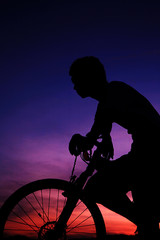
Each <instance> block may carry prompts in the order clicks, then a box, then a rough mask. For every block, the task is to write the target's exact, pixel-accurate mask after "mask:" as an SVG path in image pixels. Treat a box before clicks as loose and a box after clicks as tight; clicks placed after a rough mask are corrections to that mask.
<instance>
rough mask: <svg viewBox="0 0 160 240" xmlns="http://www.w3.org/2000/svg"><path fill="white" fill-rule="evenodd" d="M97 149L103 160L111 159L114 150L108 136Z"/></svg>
mask: <svg viewBox="0 0 160 240" xmlns="http://www.w3.org/2000/svg"><path fill="white" fill-rule="evenodd" d="M98 148H99V150H100V152H101V153H102V154H103V156H104V157H105V158H107V159H110V158H112V159H113V156H114V148H113V143H112V139H111V137H110V136H109V137H107V138H104V139H103V140H102V142H101V143H100V144H99V146H98Z"/></svg>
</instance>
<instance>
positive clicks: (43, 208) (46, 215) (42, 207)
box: [33, 193, 49, 221]
mask: <svg viewBox="0 0 160 240" xmlns="http://www.w3.org/2000/svg"><path fill="white" fill-rule="evenodd" d="M33 196H34V197H35V199H36V201H37V202H38V204H39V206H40V208H41V209H42V212H43V213H44V215H45V216H46V218H47V220H48V221H49V218H48V216H47V214H46V212H45V210H44V208H43V207H42V205H41V204H40V202H39V200H38V198H37V197H36V195H35V193H33Z"/></svg>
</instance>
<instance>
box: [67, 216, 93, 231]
mask: <svg viewBox="0 0 160 240" xmlns="http://www.w3.org/2000/svg"><path fill="white" fill-rule="evenodd" d="M89 218H91V216H89V217H87V218H86V219H84V220H83V221H81V222H80V223H78V224H77V225H76V226H74V227H72V228H71V229H70V230H69V231H67V232H70V231H72V230H73V229H75V228H77V227H78V226H80V225H81V224H82V223H84V222H85V221H87V220H88V219H89Z"/></svg>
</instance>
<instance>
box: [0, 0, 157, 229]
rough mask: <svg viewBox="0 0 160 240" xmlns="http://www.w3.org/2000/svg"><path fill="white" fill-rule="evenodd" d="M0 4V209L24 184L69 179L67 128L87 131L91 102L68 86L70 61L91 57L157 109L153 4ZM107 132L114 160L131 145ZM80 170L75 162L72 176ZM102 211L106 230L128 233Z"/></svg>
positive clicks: (118, 132) (123, 135)
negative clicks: (105, 221)
mask: <svg viewBox="0 0 160 240" xmlns="http://www.w3.org/2000/svg"><path fill="white" fill-rule="evenodd" d="M4 2H5V3H4V4H2V3H0V5H1V7H0V29H1V36H0V45H1V53H0V58H1V61H0V62H1V64H0V105H1V107H0V206H1V205H2V203H3V201H4V200H5V199H6V198H7V197H8V196H9V195H10V194H11V193H12V192H13V191H14V190H16V189H17V188H18V187H20V186H22V185H23V184H25V183H28V182H30V181H33V180H37V179H41V178H52V177H53V178H63V179H67V180H68V179H69V176H70V173H71V170H72V165H73V161H74V157H73V156H70V154H69V152H68V143H69V140H70V138H71V136H72V135H73V134H74V133H81V134H84V135H85V134H86V133H87V132H88V131H89V130H90V128H91V126H92V123H93V119H94V114H95V111H96V106H97V102H96V101H95V100H92V99H89V98H88V99H81V98H80V97H79V96H78V95H76V93H75V91H74V90H73V86H72V83H71V80H70V77H69V75H68V71H69V67H70V65H71V63H72V62H73V61H74V60H75V59H76V58H79V57H83V56H87V55H88V56H89V55H92V56H95V57H98V58H99V59H100V60H101V62H102V63H103V64H104V67H105V69H106V73H107V78H108V81H109V82H110V81H114V80H117V81H124V82H125V83H127V84H130V85H131V86H132V87H134V88H136V89H137V90H138V91H140V92H141V93H142V94H143V95H144V96H145V97H147V98H148V99H149V100H150V102H151V103H152V105H153V106H154V107H155V108H156V110H157V111H158V112H160V94H159V93H160V67H159V66H160V44H159V43H160V16H159V12H160V6H159V5H158V4H156V3H154V1H152V3H150V4H148V3H147V2H145V1H143V3H142V1H137V4H136V1H115V0H110V1H101V0H95V1H89V0H84V1H83V0H81V1H72V0H71V1H64V0H62V1H58V0H55V1H44V0H41V1H40V0H39V1H31V2H32V3H29V1H22V3H21V4H20V3H17V4H16V1H12V3H10V2H9V1H7V0H6V1H4ZM144 2H145V3H144ZM112 136H113V142H114V146H115V158H116V157H118V156H120V155H122V154H125V153H127V152H128V151H129V149H130V144H131V137H130V136H129V135H127V131H126V130H124V129H122V128H120V127H118V126H117V125H114V126H113V133H112ZM84 167H85V165H84V163H81V161H80V160H79V162H78V164H77V167H76V173H78V172H80V171H81V170H83V169H84ZM107 213H108V216H111V217H109V219H110V220H112V221H111V222H110V223H109V226H110V228H109V229H110V231H111V232H112V231H113V232H114V231H115V232H116V229H118V231H119V229H122V232H123V233H128V232H129V231H130V230H128V229H131V228H133V226H131V225H130V224H129V223H128V222H126V220H124V219H121V218H119V217H118V216H117V215H113V213H110V212H107V211H106V212H105V211H104V214H105V215H107ZM116 224H117V225H116ZM116 226H117V228H116ZM119 226H120V227H121V228H120V227H119ZM112 228H113V229H114V230H113V229H112ZM120 231H121V230H120ZM130 232H131V231H130ZM130 232H129V233H130Z"/></svg>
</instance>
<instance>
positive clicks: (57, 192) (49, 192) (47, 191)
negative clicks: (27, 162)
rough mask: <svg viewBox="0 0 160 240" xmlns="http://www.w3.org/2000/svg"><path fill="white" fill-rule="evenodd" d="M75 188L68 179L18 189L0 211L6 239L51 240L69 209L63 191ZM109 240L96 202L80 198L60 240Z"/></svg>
mask: <svg viewBox="0 0 160 240" xmlns="http://www.w3.org/2000/svg"><path fill="white" fill-rule="evenodd" d="M71 187H72V185H71V184H70V183H69V182H67V181H64V180H59V179H44V180H38V181H35V182H32V183H29V184H27V185H25V186H23V187H22V188H20V189H18V190H17V191H16V192H15V193H14V194H13V195H11V196H10V197H9V198H8V200H7V201H6V202H5V203H4V205H3V206H2V208H1V210H0V237H1V238H2V239H8V240H9V239H17V240H18V239H19V240H21V239H28V240H29V239H30V240H31V239H38V240H49V239H52V240H54V239H53V236H52V238H50V237H49V236H50V235H49V234H50V232H53V231H54V226H55V224H56V222H57V221H58V219H59V216H60V214H61V212H62V210H63V208H64V206H65V203H66V200H67V199H66V197H65V196H63V194H62V193H63V192H64V191H67V190H68V189H69V188H71ZM105 237H106V232H105V225H104V221H103V218H102V215H101V213H100V211H99V208H98V207H97V205H96V204H95V203H91V202H87V201H86V200H84V199H80V200H79V201H78V203H77V205H76V206H75V208H74V210H73V212H72V215H71V217H70V218H69V220H68V222H67V223H66V227H65V229H64V232H63V234H61V237H59V238H58V239H57V238H56V240H70V239H74V240H76V239H101V240H104V239H105Z"/></svg>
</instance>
